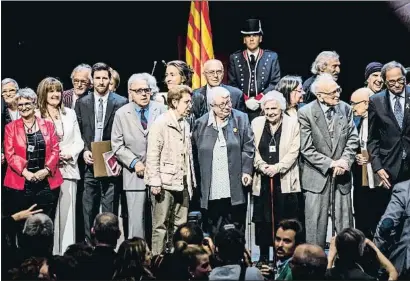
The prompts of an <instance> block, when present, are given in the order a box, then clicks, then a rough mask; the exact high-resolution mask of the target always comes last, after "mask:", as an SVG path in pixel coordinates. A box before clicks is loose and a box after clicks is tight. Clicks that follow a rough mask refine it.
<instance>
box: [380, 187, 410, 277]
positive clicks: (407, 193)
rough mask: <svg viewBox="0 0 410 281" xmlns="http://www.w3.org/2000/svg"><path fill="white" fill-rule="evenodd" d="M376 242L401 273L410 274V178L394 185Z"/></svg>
mask: <svg viewBox="0 0 410 281" xmlns="http://www.w3.org/2000/svg"><path fill="white" fill-rule="evenodd" d="M389 221H390V223H388V222H389ZM374 242H375V244H376V246H377V247H378V248H379V249H380V250H381V251H382V252H383V253H384V254H385V255H386V256H387V257H388V258H389V260H390V261H391V262H392V263H393V264H394V266H395V267H396V269H397V271H398V272H399V275H401V274H404V273H407V274H410V180H408V181H404V182H401V183H398V184H396V185H395V186H394V187H393V193H392V196H391V200H390V203H389V205H388V206H387V209H386V212H385V213H384V215H383V217H382V218H381V220H380V222H379V225H378V227H377V230H376V235H375V236H374ZM402 277H404V276H402ZM403 280H405V279H403Z"/></svg>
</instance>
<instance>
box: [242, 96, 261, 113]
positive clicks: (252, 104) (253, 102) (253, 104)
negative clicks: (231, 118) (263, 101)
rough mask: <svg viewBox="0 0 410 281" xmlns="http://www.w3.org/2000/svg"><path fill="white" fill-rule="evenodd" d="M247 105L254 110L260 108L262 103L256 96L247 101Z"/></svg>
mask: <svg viewBox="0 0 410 281" xmlns="http://www.w3.org/2000/svg"><path fill="white" fill-rule="evenodd" d="M245 104H246V107H247V108H249V109H250V110H252V111H255V110H257V109H258V108H259V106H260V104H259V101H257V100H255V98H249V99H248V100H247V101H246V102H245Z"/></svg>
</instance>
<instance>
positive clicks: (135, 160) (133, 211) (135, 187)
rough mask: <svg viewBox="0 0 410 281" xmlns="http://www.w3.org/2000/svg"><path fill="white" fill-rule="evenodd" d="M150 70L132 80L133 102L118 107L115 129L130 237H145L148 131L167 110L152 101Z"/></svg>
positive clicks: (129, 87)
mask: <svg viewBox="0 0 410 281" xmlns="http://www.w3.org/2000/svg"><path fill="white" fill-rule="evenodd" d="M150 76H151V75H149V74H148V73H139V74H133V75H132V76H131V77H130V79H129V80H128V93H129V95H130V96H131V98H132V102H130V103H129V104H127V105H124V106H123V107H121V108H120V109H118V110H117V112H116V113H115V117H114V123H113V126H112V132H111V145H112V149H113V151H114V152H115V156H117V159H118V161H120V163H121V164H122V165H123V167H124V170H123V189H124V191H125V195H126V198H127V207H128V215H129V220H128V227H129V228H128V229H129V232H128V237H129V238H132V237H141V238H145V231H144V230H145V223H144V222H145V213H144V206H145V203H146V186H145V183H144V170H145V161H146V152H147V139H148V132H149V130H150V127H151V125H152V123H153V122H154V121H155V120H156V119H157V117H158V116H160V115H161V114H162V113H164V112H165V111H166V109H165V106H164V105H163V104H161V103H158V102H155V101H151V100H150V99H151V95H152V89H153V88H154V87H156V85H154V84H152V83H150V81H152V79H151V77H150Z"/></svg>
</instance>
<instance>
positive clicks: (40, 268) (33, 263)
mask: <svg viewBox="0 0 410 281" xmlns="http://www.w3.org/2000/svg"><path fill="white" fill-rule="evenodd" d="M11 274H12V275H13V278H12V279H13V280H49V279H50V276H49V274H48V265H47V260H46V259H45V258H39V257H30V258H28V259H26V260H24V261H23V262H22V264H21V265H19V267H18V268H15V269H13V270H12V272H11Z"/></svg>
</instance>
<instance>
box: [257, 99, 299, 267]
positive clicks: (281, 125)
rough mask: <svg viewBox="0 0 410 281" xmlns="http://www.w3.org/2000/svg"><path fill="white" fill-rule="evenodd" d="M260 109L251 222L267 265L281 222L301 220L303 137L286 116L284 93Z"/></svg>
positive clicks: (264, 100) (262, 258) (296, 123)
mask: <svg viewBox="0 0 410 281" xmlns="http://www.w3.org/2000/svg"><path fill="white" fill-rule="evenodd" d="M261 108H262V113H263V116H259V117H256V118H255V119H254V120H253V121H252V125H251V126H252V130H253V132H254V134H255V146H256V151H255V159H254V167H255V173H254V176H253V178H254V182H253V187H252V194H253V195H254V209H253V218H252V221H253V222H254V223H255V242H256V245H259V248H260V261H261V262H262V263H267V262H268V261H269V247H270V246H271V245H273V244H274V236H275V231H276V228H277V225H278V224H279V222H280V221H281V220H282V219H291V218H298V217H299V206H298V194H300V192H301V189H300V183H299V167H298V162H297V158H298V155H299V148H300V133H299V123H298V120H297V118H295V117H291V116H288V115H287V114H283V112H284V111H285V110H286V99H285V98H284V96H283V94H282V93H280V92H278V91H271V92H268V93H267V94H266V95H265V96H264V97H263V98H262V99H261ZM272 198H273V200H272Z"/></svg>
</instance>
